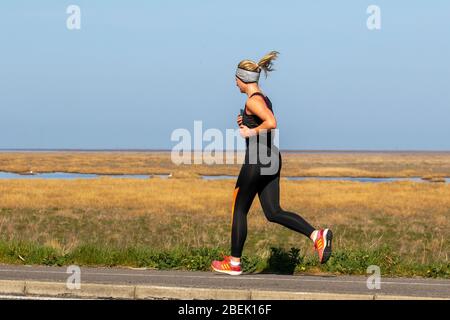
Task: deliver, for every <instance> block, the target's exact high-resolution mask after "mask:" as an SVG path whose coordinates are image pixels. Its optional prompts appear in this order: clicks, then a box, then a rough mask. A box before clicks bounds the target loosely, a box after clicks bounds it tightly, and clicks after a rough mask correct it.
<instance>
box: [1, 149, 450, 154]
mask: <svg viewBox="0 0 450 320" xmlns="http://www.w3.org/2000/svg"><path fill="white" fill-rule="evenodd" d="M171 151H172V150H170V149H81V148H80V149H69V148H68V149H51V148H48V149H47V148H42V149H41V148H26V149H25V148H24V149H22V148H5V149H1V148H0V153H1V152H143V153H145V152H154V153H166V152H171ZM196 151H197V152H198V151H200V150H196ZM226 151H227V150H224V152H226ZM233 151H235V150H229V151H228V152H233ZM237 151H244V150H237ZM280 151H281V152H282V153H450V150H382V149H380V150H364V149H355V150H351V149H349V150H345V149H343V150H316V149H302V150H296V149H285V150H283V149H282V150H280Z"/></svg>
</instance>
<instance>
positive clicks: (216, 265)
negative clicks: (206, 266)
mask: <svg viewBox="0 0 450 320" xmlns="http://www.w3.org/2000/svg"><path fill="white" fill-rule="evenodd" d="M211 268H212V269H213V270H214V271H216V272H221V273H226V274H230V275H232V276H238V275H240V274H241V273H242V270H241V266H240V265H239V266H233V265H231V257H230V256H224V260H222V261H217V260H214V261H213V262H212V263H211Z"/></svg>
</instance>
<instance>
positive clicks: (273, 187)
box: [258, 173, 315, 238]
mask: <svg viewBox="0 0 450 320" xmlns="http://www.w3.org/2000/svg"><path fill="white" fill-rule="evenodd" d="M258 195H259V201H260V202H261V206H262V208H263V211H264V214H265V216H266V217H267V219H268V220H269V221H271V222H276V223H278V224H281V225H283V226H285V227H287V228H289V229H291V230H294V231H297V232H300V233H301V234H304V235H305V236H307V237H308V238H309V237H310V236H311V234H312V233H313V231H314V230H315V229H314V227H313V226H311V225H310V224H309V223H308V222H307V221H306V220H305V219H303V218H302V217H301V216H299V215H298V214H295V213H292V212H288V211H284V210H283V209H281V207H280V174H279V173H278V174H277V175H274V176H267V178H266V179H265V183H264V184H262V186H260V188H259V190H258Z"/></svg>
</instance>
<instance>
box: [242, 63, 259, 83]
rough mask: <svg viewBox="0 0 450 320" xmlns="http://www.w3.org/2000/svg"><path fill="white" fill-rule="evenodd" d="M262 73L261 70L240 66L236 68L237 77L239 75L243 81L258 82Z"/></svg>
mask: <svg viewBox="0 0 450 320" xmlns="http://www.w3.org/2000/svg"><path fill="white" fill-rule="evenodd" d="M260 74H261V73H260V72H256V71H248V70H244V69H241V68H239V67H238V68H237V70H236V77H238V78H239V79H241V81H242V82H245V83H250V82H258V80H259V76H260Z"/></svg>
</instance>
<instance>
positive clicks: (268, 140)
mask: <svg viewBox="0 0 450 320" xmlns="http://www.w3.org/2000/svg"><path fill="white" fill-rule="evenodd" d="M254 95H260V96H261V97H263V99H264V101H265V103H266V106H267V107H268V108H269V109H270V111H271V112H272V114H273V109H272V102H271V101H270V100H269V98H268V97H266V96H265V95H263V94H262V93H261V92H255V93H253V94H252V95H251V96H250V97H249V98H251V97H253V96H254ZM246 109H247V104H246V105H245V108H244V115H243V117H242V123H243V124H244V125H245V126H247V127H248V128H250V129H252V128H256V127H258V126H259V125H260V124H261V123H263V120H261V119H260V118H259V117H258V116H257V115H254V114H252V115H249V114H247V113H246V112H245V111H246ZM262 135H263V136H264V138H263V139H262V138H261V136H262ZM263 141H264V142H263ZM254 142H255V143H257V144H258V145H259V146H260V143H262V142H263V145H264V146H266V148H265V149H266V150H267V151H270V150H271V149H272V147H273V143H274V142H273V135H272V132H271V131H270V130H269V131H267V132H266V133H260V134H258V136H257V137H256V140H252V143H254ZM245 145H246V150H247V154H246V160H245V161H246V163H247V162H248V151H249V145H250V139H249V138H245ZM257 148H258V149H259V148H260V147H257ZM258 158H259V156H258ZM258 161H259V160H258Z"/></svg>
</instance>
